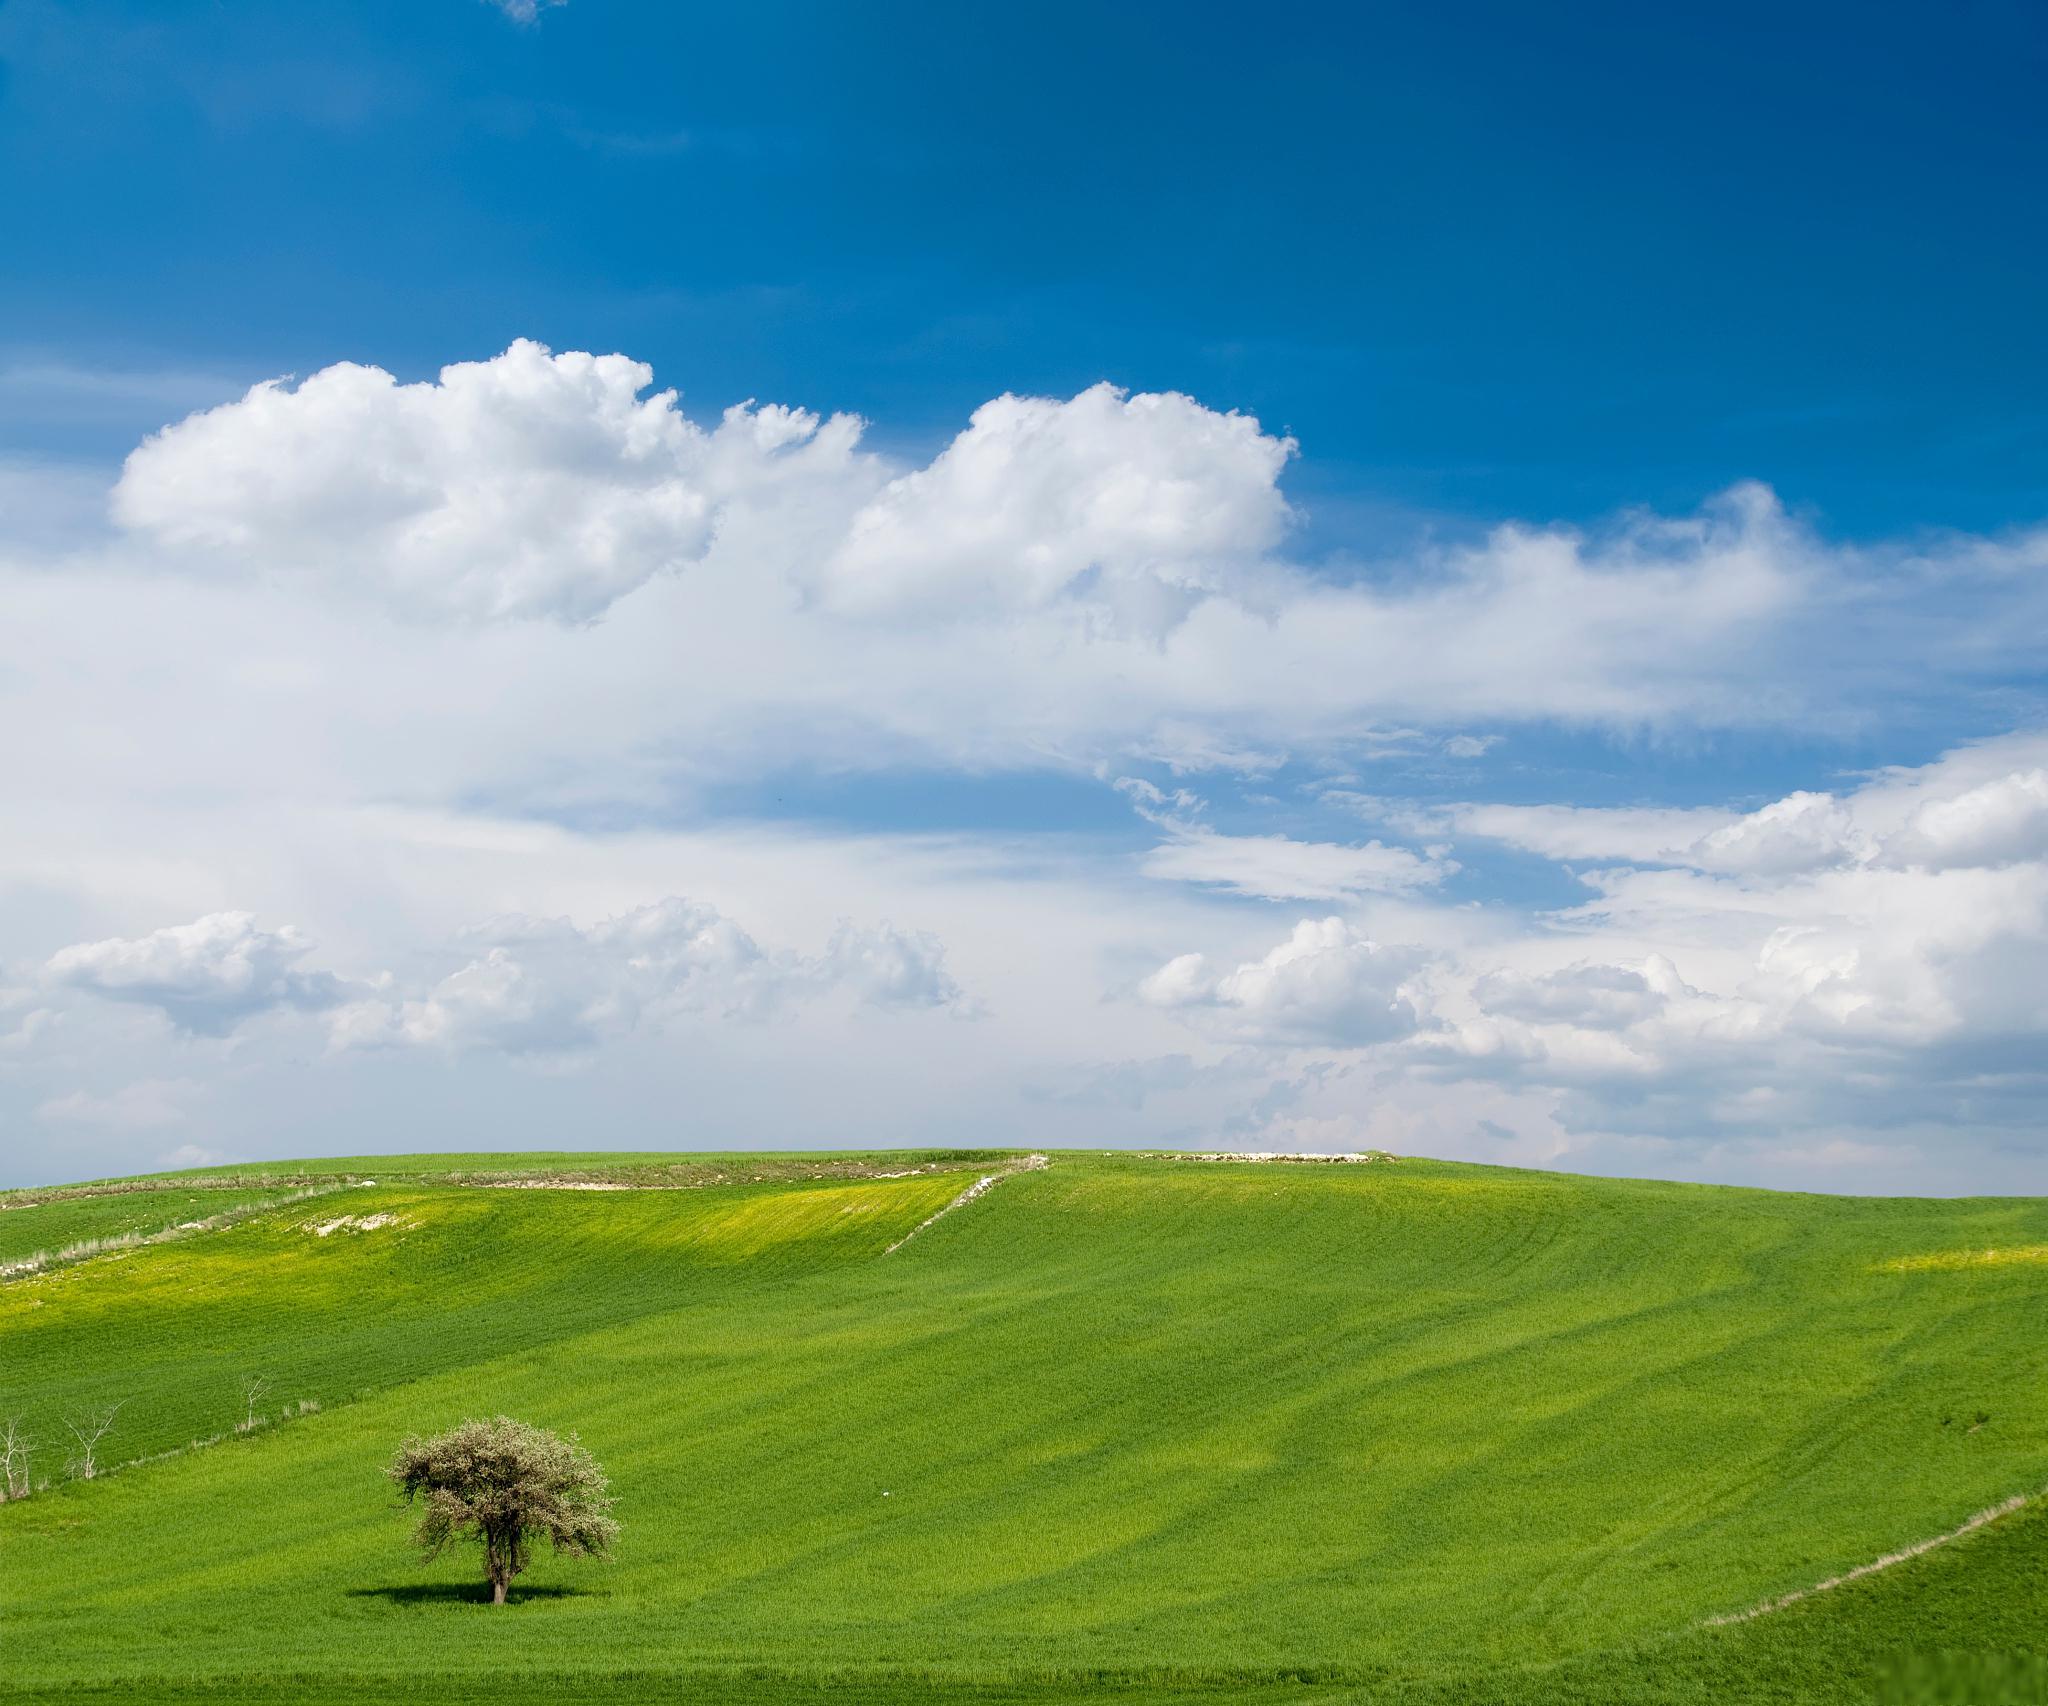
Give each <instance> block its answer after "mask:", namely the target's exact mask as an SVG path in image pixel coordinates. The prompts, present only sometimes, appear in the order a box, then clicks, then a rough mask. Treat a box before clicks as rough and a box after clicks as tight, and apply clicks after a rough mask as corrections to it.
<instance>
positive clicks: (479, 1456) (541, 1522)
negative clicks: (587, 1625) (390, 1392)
mask: <svg viewBox="0 0 2048 1706" xmlns="http://www.w3.org/2000/svg"><path fill="white" fill-rule="evenodd" d="M389 1473H390V1476H391V1479H392V1480H394V1481H395V1482H397V1483H398V1486H399V1489H400V1491H402V1492H403V1493H404V1495H405V1497H406V1500H407V1502H408V1503H410V1502H412V1501H413V1500H415V1499H417V1500H418V1501H419V1502H420V1503H421V1504H423V1505H424V1506H425V1511H424V1513H423V1514H422V1515H421V1517H420V1525H419V1528H418V1530H417V1531H416V1532H415V1533H414V1536H413V1538H414V1539H415V1540H416V1541H417V1542H418V1543H419V1545H420V1547H421V1548H422V1549H423V1550H424V1551H425V1553H426V1555H427V1556H428V1557H429V1558H433V1557H437V1556H439V1554H440V1552H441V1550H442V1548H443V1547H445V1546H447V1545H448V1544H449V1543H450V1542H451V1541H455V1540H476V1541H479V1542H480V1543H481V1544H482V1546H483V1549H484V1573H485V1575H486V1576H487V1577H488V1578H489V1579H490V1584H491V1598H492V1600H493V1602H494V1603H496V1604H499V1605H502V1604H503V1603H504V1602H505V1590H506V1588H507V1586H508V1585H509V1584H510V1583H511V1580H512V1578H513V1577H514V1576H516V1575H518V1574H519V1572H520V1571H521V1570H523V1569H525V1568H526V1566H527V1563H528V1561H529V1556H530V1551H531V1543H532V1541H533V1540H534V1539H535V1538H536V1537H537V1536H540V1535H545V1536H546V1537H547V1538H548V1540H549V1541H551V1542H552V1543H553V1545H554V1548H555V1550H556V1551H557V1552H564V1553H567V1554H568V1555H569V1556H571V1557H577V1558H580V1557H584V1556H591V1557H598V1558H602V1557H605V1556H607V1555H608V1554H609V1553H610V1551H611V1546H612V1542H613V1540H615V1539H616V1538H617V1537H618V1532H619V1525H618V1524H617V1523H616V1522H614V1521H613V1520H612V1516H611V1505H612V1501H611V1498H610V1497H609V1495H608V1494H607V1492H606V1487H607V1482H606V1480H605V1474H604V1471H603V1470H602V1469H600V1468H599V1467H598V1466H597V1464H596V1462H595V1460H593V1459H592V1457H591V1455H590V1453H589V1452H587V1451H585V1450H584V1449H583V1448H582V1447H581V1446H580V1445H578V1444H577V1443H576V1438H575V1436H574V1435H573V1434H572V1435H570V1437H569V1438H567V1439H563V1438H562V1437H561V1435H559V1434H553V1433H550V1432H548V1430H547V1429H546V1428H537V1427H533V1426H531V1425H529V1424H528V1423H526V1422H516V1421H514V1420H513V1419H512V1418H511V1417H510V1416H494V1417H493V1418H492V1419H491V1420H489V1421H487V1422H484V1421H471V1422H464V1423H463V1424H462V1425H461V1426H460V1427H459V1428H454V1429H452V1430H451V1431H449V1432H448V1433H445V1434H441V1435H438V1436H437V1437H435V1438H433V1439H427V1440H423V1439H419V1438H417V1437H415V1438H411V1439H408V1440H407V1441H406V1442H405V1444H404V1445H402V1446H400V1447H399V1448H398V1455H397V1456H396V1457H394V1458H393V1459H392V1460H391V1468H390V1471H389Z"/></svg>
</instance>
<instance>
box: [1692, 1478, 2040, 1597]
mask: <svg viewBox="0 0 2048 1706" xmlns="http://www.w3.org/2000/svg"><path fill="white" fill-rule="evenodd" d="M2040 1496H2041V1495H2040V1494H2039V1493H2015V1494H2013V1496H2012V1497H2011V1498H2009V1499H2002V1500H2000V1501H1999V1503H1997V1504H1995V1505H1987V1506H1985V1507H1984V1509H1982V1510H1980V1511H1979V1512H1977V1514H1976V1515H1975V1516H1972V1517H1968V1518H1966V1519H1965V1520H1964V1521H1962V1522H1960V1523H1958V1524H1957V1525H1956V1526H1955V1527H1954V1528H1952V1529H1950V1530H1949V1531H1948V1532H1947V1533H1946V1534H1937V1535H1934V1536H1933V1537H1932V1538H1930V1539H1927V1540H1916V1541H1914V1542H1913V1544H1912V1545H1910V1546H1901V1547H1900V1548H1899V1549H1898V1550H1897V1551H1896V1552H1887V1553H1885V1555H1884V1556H1883V1557H1881V1558H1873V1559H1871V1561H1870V1562H1869V1563H1867V1564H1858V1565H1857V1566H1856V1568H1855V1569H1853V1570H1844V1571H1843V1572H1842V1573H1841V1574H1840V1575H1839V1576H1830V1577H1828V1579H1827V1580H1826V1581H1824V1582H1815V1583H1814V1584H1813V1586H1812V1587H1810V1588H1794V1589H1793V1590H1792V1591H1791V1592H1790V1593H1786V1594H1780V1595H1779V1596H1778V1597H1777V1598H1776V1599H1767V1600H1763V1601H1761V1602H1760V1603H1758V1604H1756V1605H1752V1606H1750V1607H1749V1608H1748V1609H1747V1610H1746V1611H1729V1612H1723V1613H1722V1614H1721V1615H1720V1616H1718V1617H1709V1618H1706V1619H1705V1620H1703V1621H1702V1623H1701V1625H1700V1627H1701V1628H1703V1629H1725V1628H1727V1627H1728V1626H1729V1625H1730V1624H1735V1623H1749V1622H1752V1621H1754V1620H1755V1619H1756V1618H1759V1617H1768V1616H1769V1615H1770V1614H1771V1613H1772V1612H1774V1611H1783V1610H1784V1609H1785V1608H1786V1607H1787V1606H1792V1605H1797V1604H1798V1603H1799V1602H1800V1601H1801V1600H1803V1599H1812V1598H1814V1597H1815V1596H1816V1595H1817V1594H1824V1593H1827V1592H1829V1591H1830V1590H1832V1589H1834V1588H1839V1587H1846V1586H1848V1584H1849V1583H1851V1582H1860V1581H1862V1580H1863V1579H1864V1578H1865V1577H1866V1576H1874V1575H1876V1574H1877V1573H1878V1572H1879V1571H1880V1570H1889V1569H1890V1568H1891V1567H1892V1566H1893V1565H1894V1564H1903V1563H1906V1562H1907V1561H1908V1560H1909V1559H1913V1558H1919V1557H1924V1556H1925V1555H1926V1554H1927V1553H1929V1552H1932V1551H1934V1550H1935V1548H1936V1547H1939V1546H1946V1545H1947V1544H1948V1543H1949V1542H1950V1541H1951V1540H1960V1539H1962V1538H1963V1536H1964V1535H1966V1534H1974V1533H1976V1531H1977V1530H1978V1529H1980V1528H1988V1527H1990V1525H1991V1524H1992V1523H1994V1522H1997V1521H1999V1520H2000V1519H2001V1518H2004V1517H2009V1516H2012V1515H2014V1514H2015V1513H2017V1512H2019V1511H2022V1510H2024V1509H2025V1508H2026V1507H2027V1506H2028V1505H2030V1504H2032V1503H2033V1502H2034V1500H2036V1499H2038V1498H2039V1497H2040Z"/></svg>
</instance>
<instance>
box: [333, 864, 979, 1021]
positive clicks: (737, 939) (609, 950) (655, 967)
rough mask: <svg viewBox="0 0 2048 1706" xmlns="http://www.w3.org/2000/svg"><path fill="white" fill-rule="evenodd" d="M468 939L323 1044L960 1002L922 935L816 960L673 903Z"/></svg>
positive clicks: (854, 945)
mask: <svg viewBox="0 0 2048 1706" xmlns="http://www.w3.org/2000/svg"><path fill="white" fill-rule="evenodd" d="M469 938H470V946H471V948H472V949H473V950H474V951H473V954H472V957H471V958H470V959H468V960H467V961H466V963H464V964H462V965H460V966H458V967H457V968H456V969H455V970H453V971H451V972H449V973H448V974H447V975H446V976H445V977H442V978H441V979H440V980H439V981H438V982H436V983H434V984H433V985H432V986H431V987H430V988H428V989H426V990H425V991H424V992H423V993H422V994H420V995H418V996H416V997H411V998H406V997H403V996H399V997H391V996H379V997H375V998H372V999H368V1000H364V1001H360V1002H356V1003H354V1004H352V1005H350V1006H349V1007H347V1008H345V1009H343V1010H342V1011H341V1012H340V1013H338V1014H337V1015H336V1016H335V1021H334V1031H333V1035H334V1041H335V1044H336V1046H337V1047H339V1048H343V1049H353V1048H374V1047H382V1046H392V1045H412V1046H423V1047H437V1048H443V1049H448V1050H452V1051H457V1052H460V1051H466V1050H477V1049H487V1050H495V1051H498V1052H501V1053H505V1054H513V1055H541V1056H545V1055H571V1054H577V1053H581V1052H584V1051H587V1050H589V1049H593V1048H595V1047H597V1046H598V1045H599V1044H601V1043H603V1042H605V1041H607V1040H610V1039H614V1038H619V1037H624V1036H629V1035H631V1034H633V1033H634V1032H636V1031H641V1030H660V1029H662V1028H664V1027H666V1026H668V1025H671V1024H673V1023H675V1022H676V1021H677V1020H678V1019H680V1018H682V1017H683V1016H685V1015H694V1016H698V1017H702V1018H708V1019H712V1020H729V1021H760V1020H765V1019H770V1018H774V1017H776V1016H778V1015H780V1014H782V1013H784V1012H786V1011H787V1010H788V1009H790V1008H791V1007H792V1006H794V1005H795V1004H796V1003H798V1002H800V1001H803V1000H806V999H808V998H809V997H811V996H813V995H815V994H817V993H819V992H821V991H823V990H826V989H830V988H833V987H845V988H848V989H851V990H852V991H853V992H854V993H855V994H856V995H857V996H858V997H859V998H860V999H861V1000H863V1001H866V1002H868V1003H870V1004H872V1005H874V1006H877V1007H883V1008H893V1009H899V1010H909V1009H917V1008H939V1007H958V1006H961V1005H963V1004H964V997H963V996H962V994H961V991H960V989H959V987H958V986H957V985H956V984H955V983H954V982H953V980H952V979H951V977H949V976H948V975H947V973H946V969H945V952H944V948H943V947H942V945H941V944H940V943H939V942H938V941H937V939H936V938H934V937H931V936H929V935H906V934H904V933H902V932H899V931H896V930H894V929H891V928H888V927H886V926H885V927H883V928H880V929H875V930H866V931H863V930H856V929H854V928H853V927H852V926H850V925H842V926H841V927H840V929H839V930H838V931H837V932H836V933H835V935H834V936H833V938H832V941H831V943H830V944H829V946H828V947H827V949H826V952H825V953H824V955H823V956H822V957H820V958H817V959H807V958H804V957H803V956H800V955H797V954H792V953H787V952H771V951H769V950H767V949H764V948H763V947H762V946H761V945H760V944H759V943H758V942H756V941H755V940H754V938H753V937H752V936H750V935H748V934H747V932H746V931H744V930H742V929H741V928H740V927H739V926H738V925H737V924H735V923H734V922H733V921H732V920H731V919H730V918H727V917H726V916H724V915H723V914H722V913H720V912H719V911H718V910H717V909H716V908H714V907H710V906H706V905H704V904H703V903H701V902H697V901H691V900H684V899H680V898H677V897H674V896H671V897H670V898H668V899H666V900H662V901H658V902H656V903H654V904H653V905H650V906H642V907H636V908H634V909H633V910H632V911H630V912H626V913H622V914H620V915H619V916H617V917H614V918H607V919H603V920H600V921H599V922H597V923H595V924H592V925H588V926H580V925H577V924H574V923H572V922H570V921H569V920H567V919H559V918H557V919H539V918H524V917H507V918H499V919H494V920H492V921H491V922H490V923H489V924H486V925H483V926H481V927H479V928H477V929H476V930H473V931H471V932H470V933H469Z"/></svg>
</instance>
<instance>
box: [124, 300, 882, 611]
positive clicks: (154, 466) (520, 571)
mask: <svg viewBox="0 0 2048 1706" xmlns="http://www.w3.org/2000/svg"><path fill="white" fill-rule="evenodd" d="M653 379H654V375H653V371H652V369H650V368H648V367H647V366H645V365H644V364H642V363H640V362H636V361H629V360H628V359H627V358H626V357H624V356H620V355H604V356H593V355H588V354H584V353H581V352H576V351H570V352H567V353H564V354H561V355H556V354H553V353H551V352H550V351H548V350H547V349H546V348H544V347H543V346H542V345H540V344H536V343H531V342H528V341H526V340H524V339H522V340H520V341H519V342H517V343H514V344H513V345H512V346H511V347H510V348H509V349H507V350H506V351H505V352H504V353H503V354H502V355H499V356H496V357H493V358H492V359H491V360H489V361H471V362H458V363H456V364H455V365H453V366H450V367H445V368H443V369H442V370H441V374H440V377H439V379H438V380H436V381H434V382H431V383H420V384H413V385H401V384H399V383H398V382H397V381H396V380H395V379H394V378H393V377H392V376H391V375H390V374H389V373H386V372H385V371H384V370H383V369H381V368H376V367H365V366H361V365H358V364H356V363H353V362H343V363H340V364H338V365H336V366H333V367H328V368H323V369H322V370H321V371H320V372H318V373H315V374H313V375H312V376H311V377H310V378H308V379H306V380H304V381H303V382H302V383H300V384H298V385H296V386H293V385H288V384H286V383H284V382H282V381H275V380H272V381H266V382H265V383H263V384H260V385H257V386H255V387H254V388H253V389H251V390H250V391H249V393H248V395H246V396H245V397H243V398H242V399H241V400H240V401H238V402H233V403H226V404H223V405H222V406H221V407H219V408H216V409H210V410H207V411H205V412H204V413H201V414H196V415H192V416H190V417H188V418H187V419H185V420H183V421H181V422H179V423H178V424H176V425H174V426H170V427H166V428H165V429H164V430H163V431H162V432H160V433H158V434H156V435H155V436H154V437H153V438H151V439H149V440H148V441H147V442H146V443H145V444H143V445H142V446H141V447H140V448H139V449H138V450H136V451H135V452H134V454H133V455H131V456H130V457H129V458H128V463H127V466H126V468H125V469H124V470H123V472H122V475H121V481H120V484H119V485H118V486H116V488H115V490H114V506H113V507H114V515H115V519H116V520H118V521H119V522H120V523H121V524H122V525H123V526H125V527H127V528H130V529H132V530H134V531H135V532H137V533H139V534H142V535H145V536H147V537H149V538H151V539H153V540H155V541H157V542H159V543H161V544H163V545H166V546H169V547H172V548H174V549H176V550H178V551H180V552H181V553H183V554H184V555H185V556H186V557H187V559H188V560H190V561H193V562H194V563H196V564H198V565H200V566H202V567H219V566H222V565H235V566H239V567H241V568H243V569H246V570H250V571H257V572H262V573H265V574H269V575H274V576H291V575H297V574H311V575H315V576H318V577H321V578H323V579H325V580H326V581H328V582H330V583H332V584H335V585H337V586H339V587H340V588H342V589H344V590H348V591H353V592H357V593H362V594H366V595H369V596H372V597H375V598H378V599H381V600H383V601H384V602H386V603H387V604H389V605H390V606H391V607H392V608H393V609H395V610H397V611H399V612H401V613H403V614H406V615H410V616H415V617H421V618H429V619H431V618H454V619H460V620H466V621H477V622H481V621H490V620H494V619H500V618H513V617H545V618H551V619H554V620H557V621H562V622H571V623H574V622H584V621H588V620H590V619H592V618H594V617H597V616H600V615H602V614H603V613H604V612H605V611H606V610H607V609H608V608H610V606H611V605H612V604H613V603H615V602H616V601H617V600H618V599H619V598H621V597H623V596H624V595H625V594H626V593H628V592H631V591H632V590H634V589H635V588H636V587H639V586H641V585H643V584H645V583H646V582H647V581H648V580H650V579H651V578H653V577H654V576H655V575H658V574H661V573H663V572H665V571H668V570H673V569H676V568H680V567H682V566H684V565H686V564H688V563H691V562H694V561H697V560H698V559H700V558H701V557H702V556H703V554H704V552H705V550H706V548H707V547H708V546H709V544H710V542H711V540H712V538H713V535H714V533H715V532H716V530H717V528H718V526H719V524H720V521H721V518H722V515H723V512H724V510H725V508H726V507H727V506H728V505H731V504H733V503H736V502H739V501H741V500H743V499H745V498H747V497H748V496H750V495H757V494H762V493H765V492H767V491H770V490H772V489H773V488H774V487H775V486H777V485H778V484H780V483H783V482H785V481H789V480H792V479H794V480H796V481H798V482H804V481H809V482H811V483H819V482H822V483H825V484H828V485H829V484H830V483H831V482H832V481H833V480H835V479H838V478H840V477H843V476H844V475H845V474H846V472H847V470H848V468H849V466H850V464H851V461H852V459H853V457H854V446H855V443H856V441H857V440H858V438H859V435H860V424H859V422H858V421H855V420H852V419H851V418H848V417H844V416H841V417H835V418H834V419H833V420H831V421H829V422H821V421H820V420H819V419H818V417H817V416H815V415H812V414H808V413H806V412H804V411H802V410H793V409H784V408H779V407H769V408H765V409H758V410H756V409H753V408H750V407H740V408H736V409H733V410H729V411H728V412H727V414H726V416H725V418H724V420H723V421H722V422H721V423H720V424H719V426H718V427H717V428H716V429H714V430H712V431H709V432H706V431H705V430H704V429H702V428H700V427H698V426H697V425H696V424H694V423H693V422H692V421H690V420H689V419H688V418H687V417H686V416H685V415H684V414H683V413H682V411H681V409H680V408H679V407H678V405H677V400H676V394H675V393H674V392H673V391H662V392H658V393H656V394H654V395H653V396H646V397H643V396H642V395H641V393H642V392H643V391H645V390H646V389H647V387H648V386H649V385H651V384H652V383H653Z"/></svg>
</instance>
